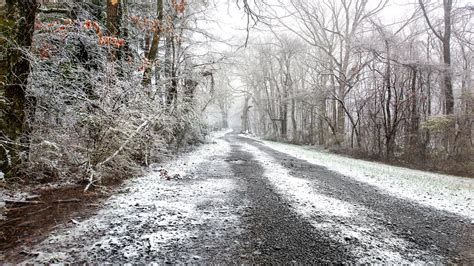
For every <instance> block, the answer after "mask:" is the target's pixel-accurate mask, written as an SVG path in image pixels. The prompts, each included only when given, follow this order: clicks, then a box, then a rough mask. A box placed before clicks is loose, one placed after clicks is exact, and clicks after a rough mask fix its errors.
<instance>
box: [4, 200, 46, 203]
mask: <svg viewBox="0 0 474 266" xmlns="http://www.w3.org/2000/svg"><path fill="white" fill-rule="evenodd" d="M5 203H10V204H44V203H45V202H44V201H34V200H31V201H30V200H5Z"/></svg>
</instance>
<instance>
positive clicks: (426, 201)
mask: <svg viewBox="0 0 474 266" xmlns="http://www.w3.org/2000/svg"><path fill="white" fill-rule="evenodd" d="M263 142H264V143H265V145H267V146H269V147H271V148H272V149H275V150H277V151H279V152H283V153H286V154H289V155H291V156H293V157H296V158H299V159H302V160H306V161H308V162H309V163H312V164H317V165H321V166H324V167H326V168H328V169H329V170H332V171H335V172H338V173H340V174H342V175H345V176H348V177H351V178H354V179H356V180H358V181H361V182H364V183H367V184H370V185H373V186H376V187H378V188H380V189H382V190H385V191H387V192H389V193H391V194H393V195H395V196H398V197H401V198H405V199H409V200H413V201H416V202H419V203H421V204H423V205H425V206H430V207H434V208H436V209H440V210H444V211H448V212H451V213H455V214H458V215H461V216H464V217H468V218H470V219H474V179H471V178H464V177H457V176H451V175H442V174H436V173H430V172H424V171H419V170H412V169H408V168H403V167H396V166H391V165H386V164H382V163H377V162H369V161H364V160H358V159H353V158H348V157H344V156H340V155H336V154H331V153H328V152H324V151H316V150H311V149H309V148H307V147H304V146H297V145H291V144H285V143H277V142H271V141H263Z"/></svg>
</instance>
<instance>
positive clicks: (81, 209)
mask: <svg viewBox="0 0 474 266" xmlns="http://www.w3.org/2000/svg"><path fill="white" fill-rule="evenodd" d="M108 194H109V193H107V192H104V191H100V192H99V191H88V192H84V186H80V185H77V186H68V187H62V188H55V189H44V190H40V191H37V192H36V195H38V196H37V197H34V198H29V199H27V200H21V201H20V200H17V201H8V200H7V201H6V220H4V221H2V222H0V228H1V230H0V253H2V255H0V261H9V262H14V263H15V262H20V261H22V260H24V259H26V258H28V257H30V256H34V254H31V253H30V252H29V251H28V247H31V246H32V245H34V244H36V243H39V242H40V241H42V240H43V239H45V238H46V237H47V236H48V234H49V233H50V232H51V231H52V230H53V229H55V228H56V227H58V226H60V225H65V224H73V223H78V222H80V221H81V220H83V219H84V218H86V217H89V216H90V215H92V214H94V213H95V212H96V210H97V209H98V208H99V206H100V203H101V201H102V200H103V199H105V198H106V197H107V195H108Z"/></svg>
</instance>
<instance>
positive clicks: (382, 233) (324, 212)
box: [243, 144, 439, 264]
mask: <svg viewBox="0 0 474 266" xmlns="http://www.w3.org/2000/svg"><path fill="white" fill-rule="evenodd" d="M243 150H246V151H247V152H250V153H252V154H253V156H254V158H255V160H257V161H258V162H259V163H260V164H261V165H262V167H263V168H264V169H265V177H266V178H268V180H269V181H270V182H271V183H272V185H274V186H275V188H276V189H277V191H278V192H279V193H280V194H281V195H283V196H284V197H286V198H287V199H288V200H289V201H290V204H291V207H292V208H294V209H295V211H296V212H297V213H298V214H299V215H301V216H302V217H303V218H305V219H307V220H308V221H309V222H310V223H311V224H312V226H313V227H314V228H316V229H318V230H320V231H325V232H327V233H328V234H329V235H330V236H331V238H332V239H334V240H336V241H339V242H341V243H343V244H348V242H353V243H354V244H353V245H352V246H351V248H350V249H349V250H350V252H351V253H352V254H353V255H354V256H355V257H357V258H358V261H357V262H358V263H374V262H378V263H381V262H383V263H403V264H405V263H413V262H416V263H420V261H417V260H416V259H413V258H416V257H419V256H420V255H425V256H426V255H428V254H426V252H424V251H421V250H418V249H417V248H415V247H414V246H413V245H412V244H411V243H409V242H407V241H405V240H404V239H401V238H399V237H397V236H395V235H393V234H392V233H391V232H390V230H388V229H387V228H385V226H384V225H381V224H379V223H378V222H377V221H375V220H374V219H372V218H369V214H370V210H368V209H366V208H364V207H363V206H361V205H358V204H352V203H349V202H346V201H342V200H339V199H337V198H333V197H328V196H326V195H323V194H321V193H319V192H318V191H317V189H316V188H315V187H314V186H312V185H311V183H310V182H309V181H307V180H305V179H303V178H298V177H295V176H292V175H291V174H290V173H289V171H288V170H287V169H286V168H285V167H283V166H282V165H280V164H279V163H278V162H277V161H276V160H275V159H273V158H272V157H270V156H269V155H268V154H266V153H264V152H262V151H260V150H259V149H258V148H256V147H254V146H252V145H249V144H244V145H243ZM402 251H403V253H404V254H409V255H408V257H404V256H403V255H402V254H401V252H402ZM437 259H439V258H436V259H433V260H437Z"/></svg>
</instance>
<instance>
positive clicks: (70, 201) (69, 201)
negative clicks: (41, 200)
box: [53, 199, 81, 203]
mask: <svg viewBox="0 0 474 266" xmlns="http://www.w3.org/2000/svg"><path fill="white" fill-rule="evenodd" d="M80 201H81V200H80V199H65V200H55V201H53V202H54V203H73V202H80Z"/></svg>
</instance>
